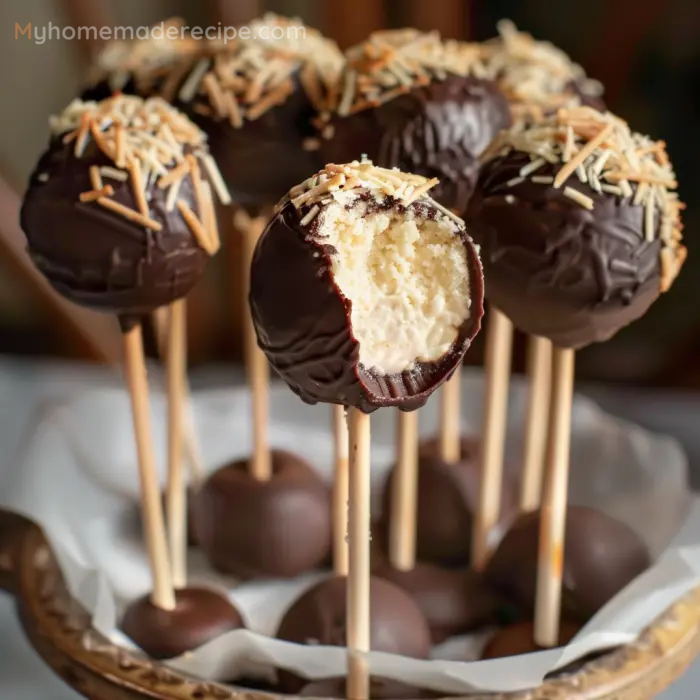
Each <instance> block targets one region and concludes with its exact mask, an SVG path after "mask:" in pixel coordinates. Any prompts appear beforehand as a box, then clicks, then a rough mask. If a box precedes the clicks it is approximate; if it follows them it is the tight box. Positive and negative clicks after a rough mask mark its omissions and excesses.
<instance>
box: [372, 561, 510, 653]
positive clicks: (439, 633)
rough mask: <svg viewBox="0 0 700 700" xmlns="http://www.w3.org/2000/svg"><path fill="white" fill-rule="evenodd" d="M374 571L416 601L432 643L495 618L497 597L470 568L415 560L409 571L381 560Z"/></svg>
mask: <svg viewBox="0 0 700 700" xmlns="http://www.w3.org/2000/svg"><path fill="white" fill-rule="evenodd" d="M374 574H375V576H379V577H380V578H383V579H386V580H387V581H391V583H393V584H395V585H397V586H398V587H399V588H401V589H403V590H404V591H406V593H408V594H409V595H410V596H411V597H412V598H413V599H414V600H415V601H416V603H417V604H418V607H419V608H420V609H421V611H422V612H423V615H424V616H425V619H426V620H427V622H428V626H429V627H430V634H431V637H432V642H433V644H440V643H441V642H444V641H445V640H446V639H448V638H449V637H453V636H455V635H458V634H463V633H465V632H469V631H471V630H474V629H477V628H478V627H480V626H482V625H486V624H489V623H493V622H494V621H495V618H496V611H497V609H498V605H499V601H498V600H497V598H496V596H494V594H493V593H492V592H491V591H490V590H489V589H488V588H487V587H486V586H485V585H484V583H483V581H482V580H481V577H480V576H479V574H477V573H476V572H475V571H472V570H471V569H446V568H443V567H440V566H436V565H435V564H429V563H425V562H416V565H415V567H414V568H413V569H411V570H410V571H399V570H397V569H394V568H393V567H391V566H390V565H388V564H384V565H382V566H380V567H379V568H377V569H375V570H374Z"/></svg>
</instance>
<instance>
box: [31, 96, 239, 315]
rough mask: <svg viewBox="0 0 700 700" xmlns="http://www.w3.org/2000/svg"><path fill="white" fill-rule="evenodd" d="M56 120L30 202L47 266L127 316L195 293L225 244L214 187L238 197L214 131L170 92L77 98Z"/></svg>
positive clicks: (37, 254) (103, 306) (71, 293)
mask: <svg viewBox="0 0 700 700" xmlns="http://www.w3.org/2000/svg"><path fill="white" fill-rule="evenodd" d="M51 127H52V132H53V138H52V140H51V142H50V144H49V147H48V150H47V151H46V152H45V153H44V154H43V155H42V156H41V158H40V160H39V163H38V165H37V166H36V168H35V170H34V173H33V174H32V176H31V180H30V183H29V189H28V191H27V193H26V195H25V198H24V203H23V205H22V211H21V214H20V219H21V224H22V228H23V230H24V232H25V234H26V236H27V240H28V242H29V253H30V255H31V257H32V260H33V261H34V263H35V264H36V266H37V267H38V268H39V270H40V271H41V272H42V273H43V274H44V275H45V276H46V277H47V279H48V280H49V282H50V283H51V284H52V286H53V287H54V288H55V289H56V290H57V291H58V292H59V293H61V294H62V295H63V296H65V297H66V298H68V299H70V300H71V301H73V302H75V303H77V304H81V305H84V306H88V307H90V308H92V309H96V310H99V311H106V312H112V313H117V314H120V315H121V316H122V317H124V316H128V317H136V316H140V315H142V314H147V313H149V312H151V311H153V310H154V309H156V308H158V307H160V306H165V305H167V304H169V303H170V302H171V301H173V300H174V299H177V298H180V297H182V296H184V295H186V294H187V292H188V291H189V290H190V289H191V288H192V286H193V285H194V284H195V282H196V281H197V280H198V279H199V277H200V275H201V274H202V271H203V269H204V265H205V263H206V261H207V260H208V259H209V257H210V255H211V254H213V253H214V252H215V251H216V249H217V248H218V245H219V243H218V234H217V232H216V222H215V215H214V204H213V195H212V192H214V193H217V194H219V196H220V198H221V199H222V200H223V201H228V197H227V193H226V188H225V186H224V185H223V183H222V182H221V177H220V176H219V175H218V170H217V168H216V164H215V163H214V161H213V160H212V158H211V156H210V155H209V153H208V151H207V148H206V137H205V135H204V134H203V133H202V132H201V131H200V130H199V129H198V128H197V127H196V126H195V125H194V124H192V123H191V122H190V121H189V120H188V119H187V118H186V117H184V116H183V115H182V114H180V113H179V112H177V110H175V109H173V108H172V107H170V106H169V105H168V104H166V103H165V102H163V101H162V100H160V99H157V98H153V99H149V100H145V101H144V100H141V99H140V98H138V97H127V96H118V97H114V98H109V99H107V100H104V101H102V102H97V103H96V102H81V101H80V100H76V101H74V102H73V103H71V105H70V106H69V107H68V108H67V109H66V110H65V111H64V112H63V113H62V114H61V115H60V116H58V117H56V118H54V119H53V120H52V122H51ZM209 180H211V185H210V182H209Z"/></svg>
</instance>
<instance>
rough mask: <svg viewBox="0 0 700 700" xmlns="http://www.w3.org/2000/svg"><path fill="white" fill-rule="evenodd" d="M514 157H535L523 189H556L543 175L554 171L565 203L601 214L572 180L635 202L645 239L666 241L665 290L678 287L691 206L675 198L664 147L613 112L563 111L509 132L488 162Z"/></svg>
mask: <svg viewBox="0 0 700 700" xmlns="http://www.w3.org/2000/svg"><path fill="white" fill-rule="evenodd" d="M511 151H520V152H522V153H527V154H529V156H530V163H529V164H527V165H525V166H523V167H522V168H521V170H520V177H519V178H517V179H518V181H519V182H522V181H524V180H525V179H529V180H530V181H532V182H534V183H541V184H543V185H546V184H548V178H544V180H545V181H543V179H542V177H541V176H538V170H539V169H540V168H541V167H542V166H543V165H544V164H545V163H551V164H553V165H555V166H557V167H558V171H556V173H555V175H554V179H553V181H552V182H551V185H549V186H551V187H554V188H557V189H558V188H562V191H563V193H564V195H565V196H567V197H569V198H570V199H571V200H572V201H575V202H576V203H578V204H579V205H581V206H582V207H584V208H586V209H593V208H594V206H595V198H594V197H593V196H590V197H589V196H588V195H586V194H584V193H583V192H581V191H580V188H574V187H570V186H568V185H567V183H568V182H569V181H570V179H571V178H576V179H577V180H579V182H581V183H583V184H586V185H587V186H588V187H590V188H591V190H593V191H594V192H596V193H606V194H611V195H613V196H616V197H621V198H626V199H630V200H631V203H632V204H633V205H638V206H643V207H645V216H644V231H643V235H644V237H645V239H646V240H647V241H650V242H651V241H654V240H656V239H659V240H660V241H661V290H662V291H666V290H667V289H668V288H669V287H670V286H671V284H672V283H673V281H674V280H675V278H676V276H677V275H678V272H679V271H680V268H681V266H682V265H683V262H684V260H685V258H686V248H685V247H684V246H683V245H682V243H681V241H682V238H683V236H682V231H683V224H682V222H681V216H680V212H681V211H682V210H683V209H684V208H685V205H684V204H683V203H682V202H680V201H679V200H678V194H677V193H676V192H675V189H676V187H677V185H678V183H677V182H676V176H675V173H674V171H673V168H672V166H671V162H670V160H669V158H668V155H667V154H666V144H665V143H664V142H663V141H652V140H651V139H650V138H649V137H648V136H643V135H641V134H638V133H635V132H633V131H631V130H630V128H629V126H628V125H627V123H626V122H624V121H623V120H622V119H620V118H618V117H616V116H615V115H613V114H611V113H610V112H606V113H602V112H598V111H596V110H594V109H592V108H590V107H575V108H572V109H559V110H558V111H557V112H556V113H555V114H554V115H551V116H549V117H547V118H544V119H543V120H524V121H521V122H518V123H516V124H515V126H513V127H512V128H511V129H509V130H507V131H503V132H501V134H500V135H499V136H498V137H497V138H496V140H495V141H494V142H493V144H491V146H490V147H489V148H488V151H487V153H486V154H484V159H488V158H491V157H494V156H498V155H501V156H505V155H507V154H508V153H510V152H511ZM546 181H547V182H546ZM631 183H634V187H633V186H632V184H631ZM516 184H517V183H516ZM656 213H658V217H656V218H655V214H656Z"/></svg>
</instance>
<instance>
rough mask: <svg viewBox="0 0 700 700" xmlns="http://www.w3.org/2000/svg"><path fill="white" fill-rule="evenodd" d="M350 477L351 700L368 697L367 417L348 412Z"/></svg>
mask: <svg viewBox="0 0 700 700" xmlns="http://www.w3.org/2000/svg"><path fill="white" fill-rule="evenodd" d="M348 433H349V441H350V479H349V490H348V496H349V498H348V535H349V542H348V588H347V595H348V605H347V621H346V628H347V637H348V685H347V695H348V698H352V700H364V699H365V698H368V697H369V667H368V662H367V658H366V656H365V654H366V653H367V652H369V650H370V634H369V631H370V605H369V595H370V592H369V591H370V536H371V533H370V473H371V471H370V418H369V415H367V414H366V413H363V412H362V411H360V410H358V409H357V408H350V409H349V411H348Z"/></svg>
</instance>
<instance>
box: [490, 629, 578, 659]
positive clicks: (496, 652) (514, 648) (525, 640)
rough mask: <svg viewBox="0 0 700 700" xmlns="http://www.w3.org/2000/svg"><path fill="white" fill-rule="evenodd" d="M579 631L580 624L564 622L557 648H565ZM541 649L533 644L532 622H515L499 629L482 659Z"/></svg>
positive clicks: (498, 657) (499, 657) (541, 648)
mask: <svg viewBox="0 0 700 700" xmlns="http://www.w3.org/2000/svg"><path fill="white" fill-rule="evenodd" d="M580 629H581V625H580V624H576V623H573V622H569V621H567V620H564V621H563V622H562V623H561V626H560V628H559V637H558V639H557V646H562V647H563V646H566V645H567V644H568V643H569V642H570V641H571V640H572V639H573V638H574V637H575V636H576V634H578V631H579V630H580ZM542 650H543V647H540V646H538V645H537V644H536V643H535V642H534V626H533V624H532V622H516V623H515V624H512V625H508V626H507V627H502V628H501V629H499V630H498V631H497V632H496V633H495V634H494V635H493V637H491V639H489V641H488V643H487V644H486V646H485V647H484V650H483V651H482V653H481V658H482V659H502V658H503V657H506V656H520V655H521V654H532V653H533V652H535V651H542Z"/></svg>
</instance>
